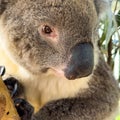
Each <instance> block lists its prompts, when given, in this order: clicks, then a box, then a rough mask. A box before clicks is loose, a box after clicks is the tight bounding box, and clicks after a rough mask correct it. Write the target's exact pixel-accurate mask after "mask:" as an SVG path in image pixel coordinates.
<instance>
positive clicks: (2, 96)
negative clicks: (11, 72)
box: [0, 77, 20, 120]
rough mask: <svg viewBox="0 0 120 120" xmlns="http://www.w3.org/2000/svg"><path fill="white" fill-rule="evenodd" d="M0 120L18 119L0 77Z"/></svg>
mask: <svg viewBox="0 0 120 120" xmlns="http://www.w3.org/2000/svg"><path fill="white" fill-rule="evenodd" d="M0 120H20V118H19V115H18V114H17V111H16V109H15V107H14V103H13V101H12V99H11V97H10V94H9V91H8V90H7V87H6V86H5V85H4V83H3V81H2V79H1V77H0Z"/></svg>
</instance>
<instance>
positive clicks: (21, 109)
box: [14, 98, 34, 120]
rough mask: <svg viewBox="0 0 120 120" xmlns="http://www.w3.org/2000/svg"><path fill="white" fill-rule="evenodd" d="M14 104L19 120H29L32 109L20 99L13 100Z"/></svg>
mask: <svg viewBox="0 0 120 120" xmlns="http://www.w3.org/2000/svg"><path fill="white" fill-rule="evenodd" d="M14 103H15V107H16V109H17V112H18V114H19V116H20V117H21V120H31V118H32V115H33V112H34V108H33V107H32V106H31V105H30V104H29V103H28V102H27V101H25V100H24V99H21V98H17V99H15V100H14Z"/></svg>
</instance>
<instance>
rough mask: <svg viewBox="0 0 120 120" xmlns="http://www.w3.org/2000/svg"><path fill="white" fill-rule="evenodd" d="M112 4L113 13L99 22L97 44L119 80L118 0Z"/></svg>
mask: <svg viewBox="0 0 120 120" xmlns="http://www.w3.org/2000/svg"><path fill="white" fill-rule="evenodd" d="M113 4H114V5H113V15H112V16H111V15H108V16H106V19H104V20H102V21H101V23H100V29H99V33H100V41H99V46H100V48H101V51H102V53H103V55H104V58H105V60H106V62H107V63H108V65H109V66H110V67H111V68H112V70H113V71H114V74H117V79H118V80H119V82H120V6H119V5H120V0H114V2H113ZM114 16H115V17H114ZM115 21H116V22H115Z"/></svg>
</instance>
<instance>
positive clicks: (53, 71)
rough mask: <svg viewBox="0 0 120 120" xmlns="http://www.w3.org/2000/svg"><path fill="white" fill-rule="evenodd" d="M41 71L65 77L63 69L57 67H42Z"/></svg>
mask: <svg viewBox="0 0 120 120" xmlns="http://www.w3.org/2000/svg"><path fill="white" fill-rule="evenodd" d="M42 72H43V73H47V72H49V73H51V74H54V75H55V76H60V77H64V78H66V77H65V73H64V69H57V68H53V67H48V68H44V69H42Z"/></svg>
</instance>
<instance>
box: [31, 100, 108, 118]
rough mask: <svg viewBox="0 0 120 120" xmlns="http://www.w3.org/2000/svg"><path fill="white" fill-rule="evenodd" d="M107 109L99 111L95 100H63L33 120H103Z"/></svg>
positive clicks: (49, 104)
mask: <svg viewBox="0 0 120 120" xmlns="http://www.w3.org/2000/svg"><path fill="white" fill-rule="evenodd" d="M105 107H106V105H105V106H104V108H103V111H99V109H98V108H99V104H98V103H96V102H95V101H94V100H93V101H91V100H89V99H81V98H73V99H72V98H71V99H69V98H68V99H61V100H57V101H53V102H51V103H48V104H47V105H45V106H44V107H43V108H42V109H40V111H39V112H38V113H36V114H35V115H34V116H33V118H32V119H31V120H103V119H102V117H103V116H102V113H104V109H105ZM101 110H102V109H101ZM100 114H101V115H100ZM98 116H100V117H98Z"/></svg>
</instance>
